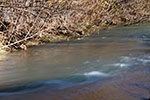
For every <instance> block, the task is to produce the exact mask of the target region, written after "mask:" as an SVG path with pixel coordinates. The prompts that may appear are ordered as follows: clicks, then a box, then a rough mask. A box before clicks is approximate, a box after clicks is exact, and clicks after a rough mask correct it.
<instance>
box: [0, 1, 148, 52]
mask: <svg viewBox="0 0 150 100" xmlns="http://www.w3.org/2000/svg"><path fill="white" fill-rule="evenodd" d="M149 10H150V1H149V0H3V1H0V42H1V44H2V45H3V47H9V48H15V49H26V45H27V44H28V42H31V41H37V42H38V43H41V42H49V41H59V40H63V39H69V38H70V37H78V36H85V35H88V33H89V32H88V30H90V29H93V28H92V27H93V26H95V27H104V26H105V27H107V26H110V25H120V24H132V23H136V22H140V21H144V20H146V21H147V20H149V15H150V12H149Z"/></svg>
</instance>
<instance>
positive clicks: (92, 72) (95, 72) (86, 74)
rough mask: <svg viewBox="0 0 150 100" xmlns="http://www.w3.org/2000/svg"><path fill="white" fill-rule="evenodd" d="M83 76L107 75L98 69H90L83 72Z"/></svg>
mask: <svg viewBox="0 0 150 100" xmlns="http://www.w3.org/2000/svg"><path fill="white" fill-rule="evenodd" d="M84 75H85V76H108V74H106V73H103V72H99V71H91V72H88V73H84Z"/></svg>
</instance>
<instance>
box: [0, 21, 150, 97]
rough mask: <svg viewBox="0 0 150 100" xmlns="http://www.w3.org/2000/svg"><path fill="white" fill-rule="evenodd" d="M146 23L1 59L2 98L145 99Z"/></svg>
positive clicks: (148, 47) (147, 71) (149, 56)
mask: <svg viewBox="0 0 150 100" xmlns="http://www.w3.org/2000/svg"><path fill="white" fill-rule="evenodd" d="M149 26H150V25H148V24H146V25H139V26H130V27H120V28H115V29H108V30H103V31H100V32H99V34H95V35H93V36H91V37H86V38H85V39H84V40H80V41H70V42H62V43H50V44H47V45H45V46H39V47H32V48H30V49H29V50H27V51H20V52H15V53H11V54H7V55H2V56H1V57H0V100H108V99H110V98H111V100H144V98H147V97H148V96H150V95H149V92H148V91H149V90H150V85H149V84H150V78H149V77H150V69H149V65H150V54H149V51H150V43H149V41H150V38H149V37H150V29H149Z"/></svg>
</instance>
